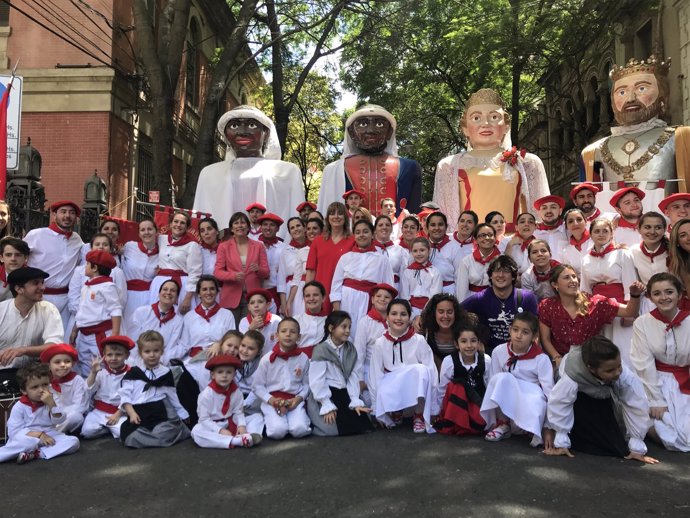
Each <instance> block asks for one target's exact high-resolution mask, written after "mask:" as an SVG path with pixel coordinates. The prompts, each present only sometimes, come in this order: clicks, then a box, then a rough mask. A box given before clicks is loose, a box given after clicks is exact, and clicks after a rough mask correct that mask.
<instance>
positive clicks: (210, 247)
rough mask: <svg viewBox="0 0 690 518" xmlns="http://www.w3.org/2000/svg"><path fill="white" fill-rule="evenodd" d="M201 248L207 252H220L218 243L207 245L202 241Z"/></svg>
mask: <svg viewBox="0 0 690 518" xmlns="http://www.w3.org/2000/svg"><path fill="white" fill-rule="evenodd" d="M200 244H201V248H205V249H206V250H210V251H211V252H216V251H218V242H216V244H215V245H207V244H206V243H205V242H204V241H203V240H202V241H201V243H200Z"/></svg>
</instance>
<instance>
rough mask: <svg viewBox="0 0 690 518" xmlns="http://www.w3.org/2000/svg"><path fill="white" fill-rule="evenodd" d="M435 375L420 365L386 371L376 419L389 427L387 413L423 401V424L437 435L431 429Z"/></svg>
mask: <svg viewBox="0 0 690 518" xmlns="http://www.w3.org/2000/svg"><path fill="white" fill-rule="evenodd" d="M431 376H432V373H431V372H430V371H429V368H428V367H427V366H426V365H422V364H420V363H417V364H415V365H406V366H404V367H401V368H399V369H395V370H394V371H391V372H387V373H386V374H384V375H383V378H381V382H380V383H379V386H378V390H377V393H376V418H377V419H378V420H379V421H381V422H382V423H384V424H385V425H386V426H392V425H393V421H392V420H391V418H390V417H389V416H388V412H398V411H400V410H404V409H406V408H410V407H414V406H416V405H417V402H418V399H419V398H420V397H421V398H424V411H423V415H424V423H425V424H426V431H427V433H435V430H434V429H433V427H432V426H431V402H432V400H431V398H432V397H433V390H432V389H433V383H432V378H431Z"/></svg>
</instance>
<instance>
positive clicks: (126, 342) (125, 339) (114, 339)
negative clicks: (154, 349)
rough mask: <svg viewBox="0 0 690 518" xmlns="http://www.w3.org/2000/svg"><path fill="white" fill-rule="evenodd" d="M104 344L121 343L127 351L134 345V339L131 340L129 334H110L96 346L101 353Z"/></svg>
mask: <svg viewBox="0 0 690 518" xmlns="http://www.w3.org/2000/svg"><path fill="white" fill-rule="evenodd" d="M106 345H121V346H122V347H124V348H125V349H127V350H128V351H131V350H132V349H134V346H135V345H136V344H135V343H134V340H132V339H131V338H130V337H129V336H124V335H112V336H106V337H105V338H104V339H103V340H101V343H100V344H99V345H98V348H99V349H100V351H101V353H103V349H105V346H106Z"/></svg>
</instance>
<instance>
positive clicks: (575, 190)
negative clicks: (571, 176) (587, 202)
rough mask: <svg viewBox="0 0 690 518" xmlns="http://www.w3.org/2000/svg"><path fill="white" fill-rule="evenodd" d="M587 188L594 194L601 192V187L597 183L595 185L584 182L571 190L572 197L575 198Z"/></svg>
mask: <svg viewBox="0 0 690 518" xmlns="http://www.w3.org/2000/svg"><path fill="white" fill-rule="evenodd" d="M585 189H586V190H588V191H592V192H593V193H594V194H596V193H598V192H601V189H600V188H599V187H597V186H596V185H593V184H591V183H589V182H584V183H581V184H578V185H576V186H575V187H573V189H572V190H571V191H570V199H571V200H574V199H575V196H576V195H577V193H578V192H580V191H582V190H585Z"/></svg>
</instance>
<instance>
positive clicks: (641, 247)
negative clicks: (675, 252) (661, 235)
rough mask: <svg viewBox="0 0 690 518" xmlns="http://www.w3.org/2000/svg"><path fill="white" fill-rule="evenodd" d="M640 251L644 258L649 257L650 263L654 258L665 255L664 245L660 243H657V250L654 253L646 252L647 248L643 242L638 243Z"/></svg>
mask: <svg viewBox="0 0 690 518" xmlns="http://www.w3.org/2000/svg"><path fill="white" fill-rule="evenodd" d="M640 250H642V253H643V254H644V255H645V256H646V257H649V261H650V262H652V263H653V262H654V258H655V257H658V256H660V255H661V254H663V253H666V244H665V243H664V242H663V241H662V242H661V243H659V248H657V249H656V252H650V251H649V250H647V246H646V245H645V244H644V241H643V242H642V243H640Z"/></svg>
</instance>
